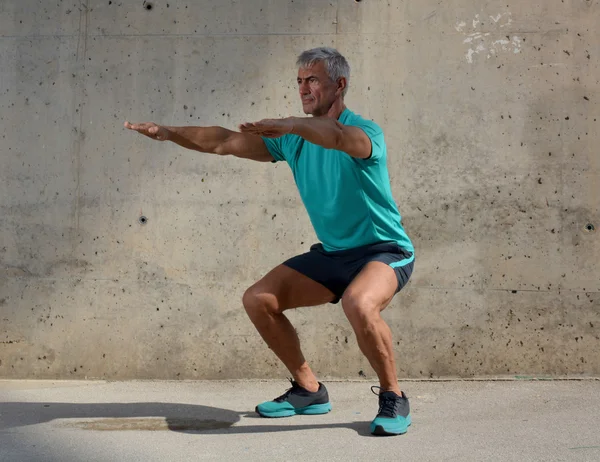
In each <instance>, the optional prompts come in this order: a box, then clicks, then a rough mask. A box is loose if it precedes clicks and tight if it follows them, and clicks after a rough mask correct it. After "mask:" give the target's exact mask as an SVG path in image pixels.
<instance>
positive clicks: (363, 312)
mask: <svg viewBox="0 0 600 462" xmlns="http://www.w3.org/2000/svg"><path fill="white" fill-rule="evenodd" d="M342 307H343V309H344V313H346V317H347V318H348V320H349V321H350V323H351V324H352V325H355V324H359V325H363V326H364V325H368V324H370V323H372V322H374V321H375V320H376V319H377V318H378V317H379V316H380V315H379V311H380V310H379V306H378V304H377V302H376V299H375V298H374V297H373V296H371V295H370V294H369V293H368V292H359V291H352V290H348V291H346V293H344V295H343V297H342Z"/></svg>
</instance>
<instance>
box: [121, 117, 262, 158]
mask: <svg viewBox="0 0 600 462" xmlns="http://www.w3.org/2000/svg"><path fill="white" fill-rule="evenodd" d="M125 128H128V129H130V130H134V131H136V132H138V133H141V134H142V135H145V136H147V137H148V138H151V139H153V140H157V141H172V142H173V143H176V144H178V145H179V146H182V147H184V148H187V149H193V150H195V151H200V152H206V153H211V154H219V155H233V156H236V157H240V158H243V159H251V160H257V161H260V162H269V161H272V160H273V156H271V154H270V153H269V151H268V149H267V146H266V145H265V143H264V141H263V140H262V139H261V138H260V136H257V135H254V134H250V133H238V132H234V131H231V130H227V129H226V128H223V127H167V126H163V125H157V124H155V123H152V122H145V123H139V124H131V123H129V122H125Z"/></svg>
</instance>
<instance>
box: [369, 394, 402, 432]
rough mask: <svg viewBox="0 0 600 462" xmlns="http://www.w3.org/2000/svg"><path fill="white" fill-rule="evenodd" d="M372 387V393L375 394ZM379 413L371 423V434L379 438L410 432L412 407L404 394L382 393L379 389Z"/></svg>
mask: <svg viewBox="0 0 600 462" xmlns="http://www.w3.org/2000/svg"><path fill="white" fill-rule="evenodd" d="M373 388H379V387H371V391H372V392H373V393H375V390H373ZM375 394H376V395H379V412H377V417H375V419H374V420H373V422H371V433H372V434H373V435H377V436H392V435H403V434H404V433H406V432H407V431H408V427H409V426H410V424H411V419H410V405H409V404H408V398H407V397H406V395H405V394H404V392H402V396H398V395H397V394H396V393H394V392H393V391H384V392H382V391H381V388H379V393H375Z"/></svg>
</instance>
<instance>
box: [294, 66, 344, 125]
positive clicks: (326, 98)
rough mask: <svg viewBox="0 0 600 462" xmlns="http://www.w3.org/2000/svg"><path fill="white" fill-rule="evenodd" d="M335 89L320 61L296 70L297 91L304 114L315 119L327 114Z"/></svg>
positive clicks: (334, 98) (334, 96)
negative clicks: (310, 115)
mask: <svg viewBox="0 0 600 462" xmlns="http://www.w3.org/2000/svg"><path fill="white" fill-rule="evenodd" d="M337 89H338V88H337V85H336V82H333V81H332V80H331V79H330V78H329V76H328V75H327V71H326V70H325V64H324V63H323V62H322V61H319V62H317V63H315V64H313V65H312V66H311V67H301V68H300V69H298V91H299V92H300V99H301V100H302V109H303V111H304V113H305V114H312V115H313V116H315V117H318V116H321V115H324V114H327V112H328V111H329V109H330V108H331V106H332V105H333V103H334V101H335V100H336V98H337V95H336V92H337Z"/></svg>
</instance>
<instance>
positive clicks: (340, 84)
mask: <svg viewBox="0 0 600 462" xmlns="http://www.w3.org/2000/svg"><path fill="white" fill-rule="evenodd" d="M347 86H348V81H347V80H346V77H340V78H339V79H338V81H337V89H336V93H337V92H339V94H340V95H341V94H343V93H344V90H345V89H346V87H347Z"/></svg>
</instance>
